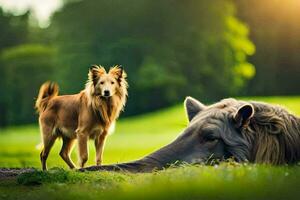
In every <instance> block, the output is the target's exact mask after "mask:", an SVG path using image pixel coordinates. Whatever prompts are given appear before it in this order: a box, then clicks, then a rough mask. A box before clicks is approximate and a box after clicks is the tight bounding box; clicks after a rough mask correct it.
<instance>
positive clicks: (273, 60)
mask: <svg viewBox="0 0 300 200" xmlns="http://www.w3.org/2000/svg"><path fill="white" fill-rule="evenodd" d="M299 10H300V2H299V1H296V0H287V1H285V2H283V1H279V0H264V1H261V0H217V1H210V0H186V1H182V0H162V1H151V0H110V1H106V0H82V1H65V2H64V6H63V7H62V8H61V9H59V10H58V11H56V12H55V13H54V14H53V16H52V17H51V23H50V25H49V26H48V27H47V28H39V27H38V26H37V25H36V23H34V19H33V18H32V15H31V11H30V10H29V11H28V12H26V13H24V14H21V15H18V16H15V15H14V14H13V13H9V12H4V11H3V10H2V9H1V7H0V74H1V79H0V88H1V94H0V126H7V125H14V124H24V123H33V122H36V120H37V116H36V115H35V113H34V110H33V105H34V98H35V97H36V96H37V92H38V89H39V86H40V85H41V84H42V83H43V82H44V81H46V80H53V81H56V82H58V83H59V85H60V88H61V93H62V94H69V93H77V92H79V91H80V90H82V89H83V88H84V84H85V82H86V79H87V73H88V69H89V67H90V65H92V64H101V65H103V66H105V67H107V68H108V67H109V66H112V65H115V64H121V65H122V66H123V67H124V69H125V70H126V71H127V73H128V81H129V85H130V88H129V99H128V104H127V105H126V109H125V113H123V115H122V116H129V115H134V114H139V113H143V112H149V111H152V110H155V109H159V108H162V107H166V106H170V105H173V104H176V103H179V102H182V101H183V99H184V97H185V96H187V95H190V96H194V97H196V98H199V99H201V100H203V101H215V100H218V99H219V98H224V97H228V96H236V95H239V96H242V95H247V96H249V95H299V94H300V87H299V85H300V56H299V52H300V23H299V19H300V12H299Z"/></svg>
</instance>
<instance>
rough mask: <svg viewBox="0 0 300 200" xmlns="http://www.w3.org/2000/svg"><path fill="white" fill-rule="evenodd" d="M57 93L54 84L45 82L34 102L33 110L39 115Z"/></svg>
mask: <svg viewBox="0 0 300 200" xmlns="http://www.w3.org/2000/svg"><path fill="white" fill-rule="evenodd" d="M58 92H59V87H58V85H57V84H56V83H54V82H50V81H47V82H45V83H44V84H43V85H42V86H41V88H40V91H39V95H38V97H37V100H36V102H35V109H36V111H37V112H38V113H41V112H42V111H43V110H45V109H46V107H47V105H48V102H49V100H50V99H52V98H53V97H55V96H57V95H58Z"/></svg>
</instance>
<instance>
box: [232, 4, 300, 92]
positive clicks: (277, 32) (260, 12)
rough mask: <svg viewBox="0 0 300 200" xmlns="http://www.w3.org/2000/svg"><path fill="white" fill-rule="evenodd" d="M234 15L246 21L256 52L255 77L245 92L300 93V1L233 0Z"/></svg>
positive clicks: (254, 58)
mask: <svg viewBox="0 0 300 200" xmlns="http://www.w3.org/2000/svg"><path fill="white" fill-rule="evenodd" d="M234 2H235V4H236V6H237V10H238V17H239V18H240V19H241V20H243V21H244V22H245V23H247V24H248V26H249V27H250V30H251V35H250V38H251V40H252V41H253V42H254V43H255V46H256V54H255V55H253V56H252V57H251V58H250V61H251V63H253V64H254V65H255V66H256V76H255V77H254V79H252V80H251V81H250V82H249V86H248V87H247V88H248V90H247V91H248V92H247V93H248V94H247V95H251V94H254V95H298V94H299V93H300V87H299V85H300V78H299V77H300V67H299V66H300V59H299V51H300V45H299V44H300V26H299V19H300V12H299V10H300V3H299V1H297V0H289V1H278V0H276V1H274V0H263V1H262V0H235V1H234Z"/></svg>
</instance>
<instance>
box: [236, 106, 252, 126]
mask: <svg viewBox="0 0 300 200" xmlns="http://www.w3.org/2000/svg"><path fill="white" fill-rule="evenodd" d="M253 115H254V108H253V106H252V105H251V104H245V105H243V106H241V107H240V108H239V109H238V111H237V112H236V114H235V115H234V121H235V123H236V126H237V127H238V128H240V127H245V126H247V125H248V124H249V122H250V119H251V118H252V117H253Z"/></svg>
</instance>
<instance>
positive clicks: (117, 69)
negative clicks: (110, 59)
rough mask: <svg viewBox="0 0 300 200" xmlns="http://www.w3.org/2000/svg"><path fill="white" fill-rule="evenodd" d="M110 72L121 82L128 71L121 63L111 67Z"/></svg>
mask: <svg viewBox="0 0 300 200" xmlns="http://www.w3.org/2000/svg"><path fill="white" fill-rule="evenodd" d="M109 73H110V74H112V75H113V76H115V77H116V79H117V80H118V81H119V82H121V81H122V79H124V78H126V73H125V71H124V69H123V67H122V66H121V65H116V66H114V67H112V68H110V70H109Z"/></svg>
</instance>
